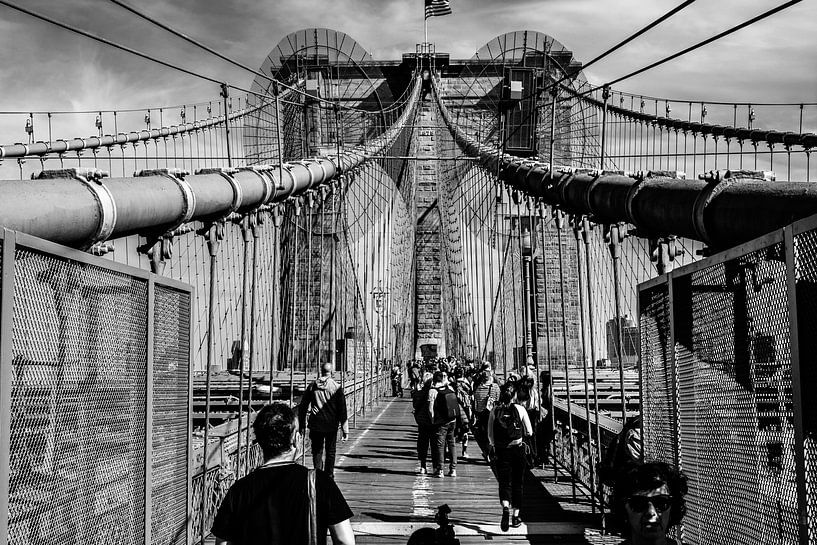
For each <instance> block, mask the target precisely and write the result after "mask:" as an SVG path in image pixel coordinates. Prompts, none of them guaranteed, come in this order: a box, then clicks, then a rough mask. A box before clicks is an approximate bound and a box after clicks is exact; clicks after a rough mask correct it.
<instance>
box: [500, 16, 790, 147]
mask: <svg viewBox="0 0 817 545" xmlns="http://www.w3.org/2000/svg"><path fill="white" fill-rule="evenodd" d="M802 1H803V0H789V1H788V2H786V3H784V4H781V5H779V6H777V7H775V8H772V9H770V10H768V11H765V12H763V13H761V14H759V15H757V16H755V17H752V18H751V19H748V20H746V21H744V22H742V23H740V24H738V25H735V26H733V27H731V28H728V29H727V30H725V31H723V32H720V33H718V34H716V35H714V36H711V37H709V38H707V39H705V40H702V41H700V42H698V43H696V44H694V45H691V46H689V47H687V48H685V49H683V50H681V51H678V52H676V53H673V54H672V55H668V56H666V57H664V58H662V59H659V60H657V61H655V62H653V63H651V64H649V65H647V66H644V67H642V68H639V69H638V70H634V71H632V72H630V73H628V74H625V75H624V76H621V77H618V78H616V79H613V80H611V81H608V82H607V83H605V84H602V85H599V86H596V87H593V86H590V85H589V84H588V89H586V90H584V91H576V90H574V89H572V88H571V87H568V86H566V85H564V84H559V86H560V87H561V88H562V89H564V90H566V91H568V93H569V94H570V96H567V97H564V98H559V99H557V100H556V103H557V104H560V103H562V102H567V101H570V100H573V99H576V98H582V97H584V96H587V95H589V94H591V93H594V92H596V91H599V90H602V89H604V88H605V87H606V88H609V87H610V86H611V85H613V84H616V83H619V82H621V81H624V80H626V79H629V78H632V77H634V76H637V75H639V74H642V73H644V72H646V71H648V70H651V69H653V68H656V67H658V66H661V65H662V64H666V63H667V62H670V61H672V60H675V59H677V58H678V57H681V56H683V55H686V54H687V53H691V52H692V51H695V50H696V49H700V48H701V47H704V46H706V45H709V44H711V43H712V42H715V41H717V40H720V39H722V38H725V37H726V36H729V35H730V34H734V33H735V32H738V31H739V30H742V29H744V28H746V27H748V26H751V25H753V24H755V23H758V22H759V21H762V20H763V19H766V18H768V17H770V16H772V15H774V14H776V13H778V12H780V11H783V10H785V9H787V8H789V7H791V6H793V5H795V4H799V3H800V2H802ZM679 7H680V6H679ZM684 7H685V6H684ZM534 111H535V108H532V109H531V113H530V114H528V117H530V116H531V115H533V112H534ZM517 131H518V128H517V129H516V130H515V131H512V132H510V133H509V134H508V135H507V136H506V137H505V139H504V140H503V149H504V145H505V144H507V142H508V141H509V140H510V138H511V137H512V136H513V135H515V134H516V132H517Z"/></svg>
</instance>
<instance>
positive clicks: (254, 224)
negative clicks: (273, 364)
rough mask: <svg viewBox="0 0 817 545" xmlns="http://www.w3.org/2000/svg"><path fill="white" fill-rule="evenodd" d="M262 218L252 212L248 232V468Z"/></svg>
mask: <svg viewBox="0 0 817 545" xmlns="http://www.w3.org/2000/svg"><path fill="white" fill-rule="evenodd" d="M262 221H263V220H262V219H261V217H260V216H259V215H258V213H257V212H256V213H254V214H252V215H251V216H250V233H251V234H252V239H253V242H252V278H251V284H250V332H249V333H250V346H249V352H248V354H247V374H248V375H249V378H247V431H246V436H245V437H246V440H245V441H244V444H246V445H247V459H246V462H245V464H244V468H245V469H246V470H247V471H249V470H250V413H252V387H253V385H252V372H253V363H255V361H254V360H255V353H254V352H255V315H256V306H257V302H256V299H257V297H256V294H257V291H258V288H257V284H258V238H259V235H260V229H261V225H260V223H261V222H262ZM270 392H272V371H270Z"/></svg>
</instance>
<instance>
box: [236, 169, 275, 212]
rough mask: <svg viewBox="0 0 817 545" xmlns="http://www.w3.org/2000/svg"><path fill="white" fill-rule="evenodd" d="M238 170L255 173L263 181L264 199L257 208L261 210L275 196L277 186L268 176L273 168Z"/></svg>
mask: <svg viewBox="0 0 817 545" xmlns="http://www.w3.org/2000/svg"><path fill="white" fill-rule="evenodd" d="M238 170H246V171H250V172H254V173H255V174H257V175H258V177H259V178H260V179H261V183H262V184H263V185H264V198H262V199H261V203H260V204H259V205H258V207H257V208H260V207H262V206H264V205H265V204H267V203H268V202H269V201H270V199H271V198H272V196H273V194H274V193H275V186H274V185H273V183H272V179H271V178H270V177H269V175H268V173H269V172H270V171H271V170H272V166H270V165H252V166H246V167H239V169H238Z"/></svg>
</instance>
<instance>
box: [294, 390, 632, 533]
mask: <svg viewBox="0 0 817 545" xmlns="http://www.w3.org/2000/svg"><path fill="white" fill-rule="evenodd" d="M415 444H416V427H415V425H414V419H413V417H412V414H411V402H410V401H409V399H408V398H407V397H406V398H390V399H386V400H384V401H382V402H381V403H380V404H378V405H376V406H375V407H373V408H372V409H371V410H370V411H369V412H368V413H367V414H366V415H365V416H358V418H357V425H356V428H355V429H352V430H351V433H350V438H349V441H348V442H346V443H340V444H339V445H338V460H337V464H336V470H335V478H336V481H337V483H338V486H340V488H341V490H342V491H343V493H344V495H345V497H346V499H347V501H348V502H349V505H350V506H351V508H352V511H353V512H354V518H353V519H352V521H353V526H354V529H355V535H356V536H357V542H358V543H362V544H367V543H403V544H404V543H406V542H407V541H408V536H409V535H410V534H411V533H412V532H413V531H414V530H416V529H417V528H422V527H427V526H435V524H434V520H433V516H434V513H435V512H436V508H437V506H439V505H441V504H444V503H445V504H448V505H449V507H451V510H452V513H451V519H452V522H454V524H455V532H456V535H457V538H458V539H460V542H461V543H463V544H470V543H485V542H490V543H513V544H521V543H564V544H584V543H602V542H608V543H609V542H614V543H617V542H618V540H611V539H610V538H606V539H598V538H594V534H595V533H596V532H595V531H594V530H593V528H595V527H596V526H597V525H598V520H599V517H598V515H593V514H592V513H591V508H590V505H589V503H588V502H587V500H586V498H584V497H583V495H582V494H581V493H580V492H579V493H578V495H577V497H578V499H577V501H575V502H574V501H573V493H572V487H571V485H570V481H569V479H568V478H567V477H566V476H565V475H563V474H559V475H558V478H557V479H554V471H553V468H552V467H551V468H550V469H545V470H536V471H534V472H532V473H531V474H530V475H529V476H528V479H527V480H526V483H525V504H524V505H523V507H522V512H521V518H522V521H523V525H522V527H521V528H516V529H514V528H511V529H510V531H508V532H502V531H501V530H500V528H499V517H500V513H501V508H500V505H499V500H498V498H497V485H496V479H495V478H494V475H493V473H492V472H491V469H490V467H489V465H488V464H487V463H486V462H485V461H484V460H483V458H482V455H481V453H480V451H479V449H478V447H477V445H476V443H475V442H473V441H472V442H471V445H470V446H469V455H470V456H471V458H469V459H462V458H460V460H459V461H458V464H457V477H448V476H446V477H444V478H442V479H440V478H435V477H433V476H432V475H420V474H418V468H419V464H418V462H417V456H416V450H415ZM458 451H459V447H458ZM306 459H307V463H311V460H310V456H309V453H307V456H306ZM428 465H429V468H430V467H431V461H430V459H429V462H428Z"/></svg>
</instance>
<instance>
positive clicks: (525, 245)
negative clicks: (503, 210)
mask: <svg viewBox="0 0 817 545" xmlns="http://www.w3.org/2000/svg"><path fill="white" fill-rule="evenodd" d="M532 258H533V239H532V237H531V232H530V228H528V229H525V230H524V231H523V232H522V270H523V284H522V299H523V300H524V301H523V304H524V314H525V366H526V367H527V366H529V365H534V361H533V330H532V328H531V322H532V321H533V320H532V319H531V315H532V309H531V301H530V299H531V292H532V291H533V290H532V289H531V264H532Z"/></svg>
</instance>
